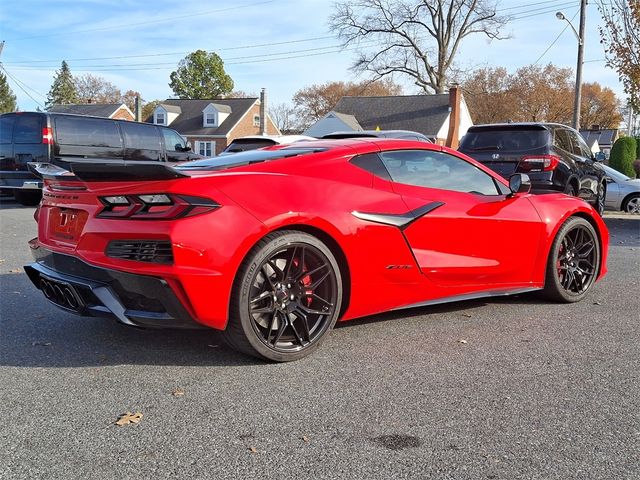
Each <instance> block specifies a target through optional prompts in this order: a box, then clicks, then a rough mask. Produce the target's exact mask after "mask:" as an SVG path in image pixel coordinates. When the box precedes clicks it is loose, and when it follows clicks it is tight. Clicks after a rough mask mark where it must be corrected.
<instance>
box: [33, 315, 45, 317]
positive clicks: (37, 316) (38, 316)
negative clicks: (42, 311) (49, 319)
mask: <svg viewBox="0 0 640 480" xmlns="http://www.w3.org/2000/svg"><path fill="white" fill-rule="evenodd" d="M33 318H44V315H34V316H33Z"/></svg>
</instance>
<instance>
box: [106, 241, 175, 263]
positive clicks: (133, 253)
mask: <svg viewBox="0 0 640 480" xmlns="http://www.w3.org/2000/svg"><path fill="white" fill-rule="evenodd" d="M107 256H108V257H111V258H119V259H121V260H135V261H137V262H152V263H164V264H171V263H173V251H172V249H171V242H166V241H156V240H114V241H112V242H109V246H108V247H107Z"/></svg>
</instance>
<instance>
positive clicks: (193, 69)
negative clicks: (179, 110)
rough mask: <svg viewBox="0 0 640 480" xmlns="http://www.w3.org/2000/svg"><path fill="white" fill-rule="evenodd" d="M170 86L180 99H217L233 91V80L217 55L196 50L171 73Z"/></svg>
mask: <svg viewBox="0 0 640 480" xmlns="http://www.w3.org/2000/svg"><path fill="white" fill-rule="evenodd" d="M169 78H170V79H171V82H170V83H169V86H170V87H171V89H172V90H173V93H175V94H176V95H177V96H178V97H180V98H216V97H218V96H221V95H227V94H228V93H230V92H231V91H232V90H233V80H232V79H231V77H230V76H229V75H227V73H226V72H225V71H224V62H223V61H222V59H221V58H220V57H219V56H218V55H217V54H216V53H213V52H211V53H209V52H205V51H204V50H196V51H195V52H193V53H190V54H189V55H187V56H186V57H185V58H183V59H182V60H180V63H179V64H178V69H177V70H175V71H174V72H171V75H170V76H169Z"/></svg>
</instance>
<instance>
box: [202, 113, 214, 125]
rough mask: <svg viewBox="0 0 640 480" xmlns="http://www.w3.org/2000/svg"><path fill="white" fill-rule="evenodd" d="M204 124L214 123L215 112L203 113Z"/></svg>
mask: <svg viewBox="0 0 640 480" xmlns="http://www.w3.org/2000/svg"><path fill="white" fill-rule="evenodd" d="M204 124H205V125H215V124H216V114H215V113H205V114H204Z"/></svg>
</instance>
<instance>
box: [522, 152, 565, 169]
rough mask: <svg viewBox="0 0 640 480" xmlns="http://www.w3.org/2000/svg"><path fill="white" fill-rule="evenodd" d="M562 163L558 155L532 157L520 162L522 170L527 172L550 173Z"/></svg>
mask: <svg viewBox="0 0 640 480" xmlns="http://www.w3.org/2000/svg"><path fill="white" fill-rule="evenodd" d="M558 163H560V157H558V156H557V155H531V156H528V157H524V158H523V159H522V160H520V170H522V171H525V172H549V171H551V170H555V168H556V167H557V166H558Z"/></svg>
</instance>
